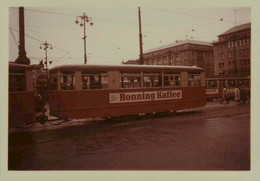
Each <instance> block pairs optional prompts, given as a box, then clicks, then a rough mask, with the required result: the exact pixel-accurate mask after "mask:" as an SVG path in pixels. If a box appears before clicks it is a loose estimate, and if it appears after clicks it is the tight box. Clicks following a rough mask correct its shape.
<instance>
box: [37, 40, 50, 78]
mask: <svg viewBox="0 0 260 181" xmlns="http://www.w3.org/2000/svg"><path fill="white" fill-rule="evenodd" d="M42 46H43V47H42ZM42 48H43V50H45V65H46V77H47V78H48V56H47V51H48V48H50V49H52V45H51V44H49V43H47V41H45V42H44V43H42V44H41V45H40V49H42Z"/></svg>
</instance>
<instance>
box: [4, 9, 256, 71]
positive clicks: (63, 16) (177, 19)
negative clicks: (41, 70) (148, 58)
mask: <svg viewBox="0 0 260 181" xmlns="http://www.w3.org/2000/svg"><path fill="white" fill-rule="evenodd" d="M140 8H141V23H142V35H143V50H144V52H145V51H147V50H149V49H152V48H156V47H159V46H163V45H166V44H170V43H173V42H175V41H176V40H185V39H193V40H200V41H208V42H212V41H216V40H217V39H218V37H217V36H218V35H219V34H221V33H223V32H225V31H227V30H228V29H230V28H232V27H233V26H235V24H237V25H240V24H244V23H248V22H251V13H250V11H251V9H250V8H249V7H216V8H214V7H212V8H173V7H154V6H153V7H149V6H141V7H140ZM235 12H236V13H235ZM83 13H86V15H87V16H88V17H90V18H92V22H93V23H94V25H93V26H90V24H89V23H87V26H86V35H87V48H86V51H87V59H88V62H87V64H103V65H109V64H114V65H115V64H120V63H121V62H122V61H127V60H135V59H138V58H139V24H138V6H136V7H134V6H129V7H126V6H125V7H105V6H104V7H100V6H99V7H89V8H88V7H84V8H74V7H71V8H67V7H66V8H52V7H49V8H42V7H39V8H37V7H26V6H24V16H25V34H26V36H25V49H26V53H27V57H29V58H30V60H31V64H38V63H39V61H40V60H44V59H45V51H44V50H43V49H40V46H41V44H42V43H44V42H45V41H47V43H49V44H51V45H52V47H53V49H48V60H50V61H52V64H48V67H49V68H52V67H54V66H57V65H63V64H82V63H84V41H83V39H82V38H83V30H84V29H83V27H81V26H79V24H76V23H75V21H76V18H77V16H82V15H83ZM221 18H222V19H223V21H220V19H221ZM18 30H19V8H18V7H10V8H9V61H14V60H15V59H16V58H17V56H18V46H17V45H18V41H19V34H18Z"/></svg>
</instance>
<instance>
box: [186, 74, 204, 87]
mask: <svg viewBox="0 0 260 181" xmlns="http://www.w3.org/2000/svg"><path fill="white" fill-rule="evenodd" d="M188 86H191V87H199V86H201V78H200V74H188Z"/></svg>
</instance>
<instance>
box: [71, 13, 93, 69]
mask: <svg viewBox="0 0 260 181" xmlns="http://www.w3.org/2000/svg"><path fill="white" fill-rule="evenodd" d="M78 19H80V24H79V20H78ZM86 22H87V23H89V22H90V23H89V24H90V25H91V26H93V24H94V23H93V22H92V19H91V18H90V17H88V16H86V14H85V13H83V15H82V16H77V19H76V21H75V23H76V24H79V25H80V26H84V37H83V38H82V39H83V40H84V63H85V64H87V53H86V38H87V36H86Z"/></svg>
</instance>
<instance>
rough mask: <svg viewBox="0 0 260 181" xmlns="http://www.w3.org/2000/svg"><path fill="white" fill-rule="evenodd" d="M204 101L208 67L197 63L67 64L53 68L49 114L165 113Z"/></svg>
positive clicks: (84, 116) (85, 115)
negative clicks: (176, 64)
mask: <svg viewBox="0 0 260 181" xmlns="http://www.w3.org/2000/svg"><path fill="white" fill-rule="evenodd" d="M205 104H206V95H205V72H204V70H203V69H202V68H198V67H189V66H151V65H142V66H140V65H138V66H137V65H118V66H101V65H64V66H58V67H55V68H53V69H51V70H50V90H49V106H50V115H52V116H56V117H58V118H62V119H79V118H96V117H113V116H123V115H134V114H141V113H153V112H166V111H170V110H180V109H186V108H193V107H200V106H204V105H205Z"/></svg>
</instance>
